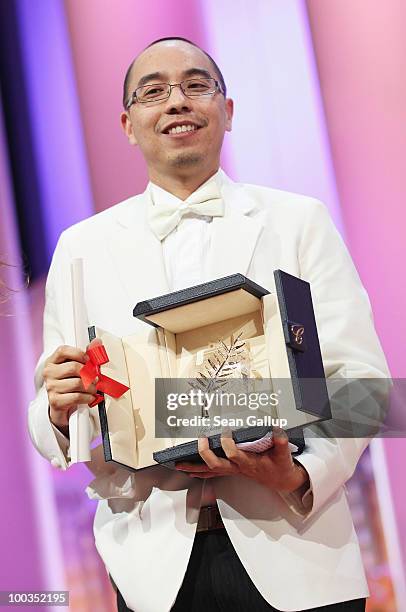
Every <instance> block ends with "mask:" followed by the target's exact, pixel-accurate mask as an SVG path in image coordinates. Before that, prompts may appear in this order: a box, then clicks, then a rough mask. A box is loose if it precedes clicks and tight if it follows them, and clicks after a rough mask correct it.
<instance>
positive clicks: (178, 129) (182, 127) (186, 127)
mask: <svg viewBox="0 0 406 612" xmlns="http://www.w3.org/2000/svg"><path fill="white" fill-rule="evenodd" d="M195 129H196V126H194V125H177V126H176V127H173V128H171V129H170V130H169V132H168V134H180V133H181V132H193V131H194V130H195Z"/></svg>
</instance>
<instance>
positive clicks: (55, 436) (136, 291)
mask: <svg viewBox="0 0 406 612" xmlns="http://www.w3.org/2000/svg"><path fill="white" fill-rule="evenodd" d="M221 176H222V178H221V180H222V195H223V198H224V201H225V208H226V210H225V216H224V217H223V218H214V219H213V228H212V229H213V233H212V243H211V252H210V256H209V259H210V265H209V268H210V273H209V276H208V278H202V279H201V280H202V282H204V281H207V280H210V279H213V278H219V277H221V276H226V275H229V274H233V273H236V272H240V273H242V274H244V275H246V276H248V277H249V278H251V279H252V280H254V281H256V282H257V283H259V284H260V285H262V286H263V287H266V288H267V289H269V290H271V291H272V290H274V281H273V271H274V270H275V269H277V268H280V269H282V270H284V271H286V272H289V273H290V274H293V275H295V276H299V277H301V278H303V279H305V280H307V281H309V282H310V283H311V290H312V296H313V302H314V308H315V314H316V321H317V325H318V330H319V336H320V343H321V349H322V355H323V360H324V366H325V372H326V375H327V376H329V377H330V376H335V377H344V378H345V377H349V378H356V377H359V378H368V377H373V378H379V377H386V376H388V375H389V374H388V371H387V366H386V362H385V358H384V356H383V353H382V350H381V348H380V345H379V341H378V339H377V336H376V333H375V331H374V327H373V323H372V319H371V310H370V306H369V301H368V298H367V295H366V293H365V291H364V289H363V287H362V286H361V284H360V280H359V278H358V275H357V273H356V271H355V269H354V266H353V264H352V262H351V259H350V257H349V255H348V253H347V251H346V248H345V246H344V244H343V242H342V240H341V238H340V236H339V235H338V233H337V231H336V230H335V228H334V226H333V225H332V223H331V221H330V218H329V215H328V213H327V212H326V209H325V207H324V206H323V205H322V204H321V203H319V202H318V201H316V200H314V199H312V198H308V197H304V196H300V195H295V194H292V193H287V192H282V191H277V190H274V189H269V188H265V187H258V186H253V185H243V184H236V183H233V182H232V181H231V180H230V179H229V178H228V177H226V176H225V175H224V174H222V175H221ZM148 198H149V195H148V191H146V192H145V193H144V194H141V195H138V196H135V197H132V198H129V199H128V200H126V201H124V202H122V203H120V204H117V205H116V206H113V207H112V208H110V209H108V210H106V211H104V212H102V213H100V214H98V215H95V216H94V217H92V218H90V219H87V220H86V221H83V222H81V223H79V224H77V225H75V226H73V227H71V228H70V229H68V230H67V231H65V232H64V233H63V234H62V236H61V238H60V240H59V243H58V245H57V248H56V250H55V254H54V258H53V261H52V265H51V268H50V272H49V276H48V281H47V288H46V308H45V315H44V352H43V355H42V356H41V358H40V361H39V364H38V367H37V372H36V383H37V388H38V395H37V397H36V399H35V400H34V401H33V402H32V403H31V406H30V412H29V427H30V434H31V437H32V440H33V443H34V444H35V446H36V448H37V449H38V451H39V452H40V453H41V454H42V455H43V456H44V457H45V458H47V459H48V460H49V461H50V462H51V463H52V464H53V465H54V466H56V467H59V468H61V469H66V468H67V467H68V466H69V449H68V441H67V440H66V439H65V438H64V436H62V434H59V432H57V431H56V430H55V428H53V426H52V425H51V424H50V422H49V419H48V402H47V394H46V391H45V389H44V386H43V380H42V375H41V373H42V367H43V362H44V360H45V359H46V358H47V357H48V356H49V355H50V354H51V353H52V352H53V351H54V350H55V349H56V348H57V346H59V345H61V344H68V345H73V344H74V327H73V314H72V296H71V283H70V262H71V260H72V258H76V257H81V258H83V260H84V274H85V294H86V295H85V298H86V305H87V310H88V317H89V322H90V323H91V324H94V325H97V326H99V327H101V328H103V329H106V330H108V331H110V332H112V333H114V334H116V335H118V336H124V335H128V334H131V333H134V332H139V331H141V330H144V331H145V333H146V334H153V330H152V331H151V330H150V328H149V326H146V325H145V324H144V323H142V322H141V321H138V320H136V319H134V318H133V316H132V309H133V307H134V305H135V304H136V303H137V302H138V301H140V300H144V299H147V298H151V297H155V296H158V295H161V294H164V293H167V292H169V287H168V285H167V280H166V278H165V271H164V262H163V257H162V247H161V243H160V242H159V241H158V240H157V239H156V238H155V236H154V235H153V234H152V232H151V231H150V230H149V228H148V226H147V223H146V208H147V204H148ZM235 245H238V248H236V246H235ZM91 414H92V419H93V422H94V429H95V435H96V433H97V425H98V417H97V408H96V409H92V411H91ZM366 444H367V441H366V440H360V439H315V438H309V439H308V440H307V446H306V449H305V451H304V452H303V454H302V455H301V456H300V457H299V461H300V462H301V463H302V464H303V466H304V467H305V468H306V470H307V472H308V473H309V477H310V482H311V487H312V492H313V505H312V507H311V508H310V509H309V510H308V511H306V508H305V507H304V506H302V505H301V503H300V500H296V498H295V495H294V494H293V495H287V496H284V497H282V496H280V495H279V494H277V493H275V492H272V491H269V490H267V489H266V488H264V487H263V486H261V485H259V484H257V483H256V482H254V481H250V480H249V479H247V478H245V477H242V476H229V477H222V478H217V479H214V480H212V483H213V484H214V487H215V492H216V496H217V499H218V505H219V508H220V512H221V514H222V517H223V521H224V524H225V527H226V529H227V531H228V534H229V537H230V539H231V541H232V543H233V545H234V547H235V549H236V551H237V554H238V556H239V557H240V559H241V561H242V563H243V564H244V566H245V568H246V570H247V572H248V574H249V575H250V577H251V579H252V581H253V582H254V584H255V585H256V587H257V588H258V590H259V591H260V593H261V594H262V595H263V597H264V598H265V599H266V600H267V601H268V602H269V603H270V604H272V605H273V606H274V607H276V608H277V609H280V610H286V611H287V610H299V609H300V610H302V609H306V608H313V607H316V606H321V605H327V604H330V603H333V602H338V601H345V600H349V599H353V598H358V597H365V596H366V595H368V588H367V584H366V580H365V576H364V570H363V566H362V562H361V556H360V550H359V546H358V541H357V537H356V534H355V532H354V527H353V523H352V519H351V516H350V512H349V508H348V504H347V499H346V493H345V488H344V483H345V482H346V480H347V479H348V478H350V476H351V475H352V473H353V471H354V469H355V466H356V464H357V461H358V459H359V457H360V455H361V453H362V452H363V450H364V448H365V446H366ZM88 467H89V468H90V469H91V471H92V472H93V474H94V475H95V479H94V480H93V482H92V483H91V485H90V486H89V487H88V493H89V494H90V496H91V497H93V498H96V499H99V500H100V501H99V503H98V509H97V512H96V516H95V522H94V534H95V539H96V546H97V549H98V551H99V553H100V555H101V557H102V558H103V560H104V563H105V565H106V567H107V569H108V571H109V572H110V574H111V576H112V577H113V579H114V581H115V583H116V584H117V586H118V588H119V589H120V591H121V593H122V594H123V596H124V599H125V601H126V603H127V605H128V606H129V607H130V608H131V609H133V610H134V611H136V612H167V611H168V610H170V608H171V606H172V604H173V602H174V601H175V599H176V595H177V592H178V590H179V587H180V585H181V582H182V579H183V576H184V573H185V570H186V567H187V564H188V559H189V556H190V552H191V548H192V544H193V539H194V536H195V531H196V522H197V517H198V513H199V505H200V496H201V490H202V486H203V484H202V483H201V482H199V481H197V480H196V479H190V478H189V477H188V476H187V475H184V474H181V473H177V472H176V473H174V472H173V471H171V470H168V469H167V468H165V467H162V466H154V467H152V468H150V469H147V470H143V471H141V472H139V473H136V474H133V475H130V474H129V473H128V472H127V471H126V470H124V469H123V468H120V467H116V466H114V465H111V464H109V463H105V461H104V458H103V454H102V450H101V447H100V446H99V447H98V448H97V449H96V450H95V451H93V454H92V461H91V462H90V463H89V464H88Z"/></svg>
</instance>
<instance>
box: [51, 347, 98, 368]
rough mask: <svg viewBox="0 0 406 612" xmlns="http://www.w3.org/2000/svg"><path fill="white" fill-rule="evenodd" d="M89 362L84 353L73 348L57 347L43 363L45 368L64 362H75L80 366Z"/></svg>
mask: <svg viewBox="0 0 406 612" xmlns="http://www.w3.org/2000/svg"><path fill="white" fill-rule="evenodd" d="M88 360H89V358H88V356H87V355H86V353H85V352H84V351H81V350H80V349H78V348H76V347H74V346H66V345H62V346H58V348H57V349H56V351H55V352H54V353H52V355H51V356H50V357H48V359H47V360H46V362H45V365H46V366H47V365H48V364H49V363H53V364H58V363H64V362H65V361H77V362H79V363H81V364H85V363H86V362H87V361H88Z"/></svg>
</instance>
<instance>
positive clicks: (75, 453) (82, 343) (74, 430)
mask: <svg viewBox="0 0 406 612" xmlns="http://www.w3.org/2000/svg"><path fill="white" fill-rule="evenodd" d="M71 279H72V303H73V322H74V328H75V343H76V346H77V347H78V348H80V349H82V350H86V347H87V345H88V344H89V337H88V332H87V329H88V319H87V311H86V304H85V294H84V281H83V260H82V259H73V260H72V263H71ZM92 430H93V428H92V423H91V420H90V414H89V407H88V406H87V405H86V404H81V405H80V406H78V408H77V410H76V411H75V412H74V413H73V414H72V415H71V417H70V419H69V437H70V455H71V463H81V462H84V461H90V459H91V457H90V443H91V441H92Z"/></svg>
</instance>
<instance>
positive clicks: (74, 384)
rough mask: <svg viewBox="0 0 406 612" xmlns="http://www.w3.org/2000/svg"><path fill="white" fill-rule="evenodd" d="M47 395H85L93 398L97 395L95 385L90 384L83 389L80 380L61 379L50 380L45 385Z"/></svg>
mask: <svg viewBox="0 0 406 612" xmlns="http://www.w3.org/2000/svg"><path fill="white" fill-rule="evenodd" d="M46 389H47V391H48V395H49V394H50V393H52V392H54V393H87V394H89V395H93V396H95V395H96V393H97V389H96V385H95V384H94V383H92V384H91V385H89V387H87V389H85V387H84V385H83V382H82V379H81V378H63V379H62V380H57V379H52V380H49V381H48V382H47V383H46Z"/></svg>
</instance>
